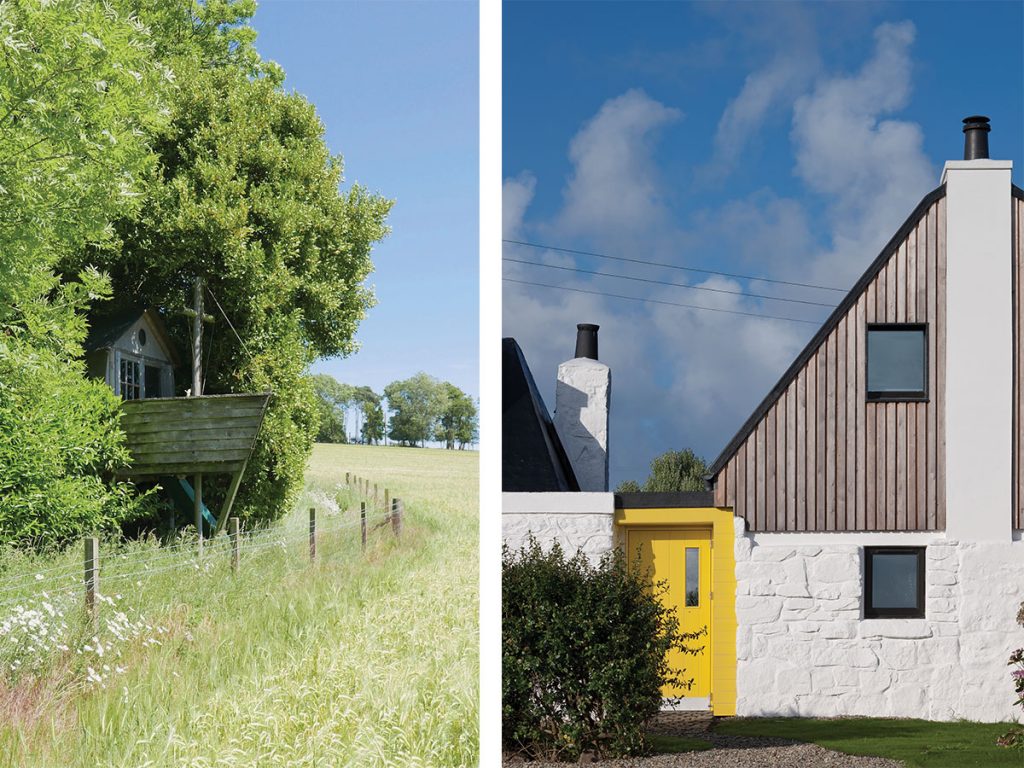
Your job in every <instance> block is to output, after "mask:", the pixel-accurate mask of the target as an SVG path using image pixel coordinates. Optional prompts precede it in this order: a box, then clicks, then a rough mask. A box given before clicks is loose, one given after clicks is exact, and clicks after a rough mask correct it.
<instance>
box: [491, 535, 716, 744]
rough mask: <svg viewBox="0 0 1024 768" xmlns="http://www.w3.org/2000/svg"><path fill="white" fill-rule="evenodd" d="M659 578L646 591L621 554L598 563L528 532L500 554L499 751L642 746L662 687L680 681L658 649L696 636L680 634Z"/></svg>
mask: <svg viewBox="0 0 1024 768" xmlns="http://www.w3.org/2000/svg"><path fill="white" fill-rule="evenodd" d="M664 589H665V585H664V584H658V585H656V586H655V588H654V590H653V591H652V590H651V589H650V587H649V585H648V584H647V583H646V582H645V580H644V579H643V575H642V574H641V573H640V572H639V571H638V570H637V569H635V568H633V569H631V568H628V567H627V565H626V562H625V558H624V556H623V554H622V553H621V552H620V551H618V550H614V551H613V552H611V553H609V554H608V555H606V556H604V557H603V558H602V559H601V561H600V562H599V563H598V564H597V565H593V564H591V563H590V562H589V561H588V560H587V558H586V556H585V555H584V554H583V553H582V552H577V553H576V555H575V556H573V557H571V558H569V559H566V557H565V555H564V553H563V551H562V549H561V547H559V546H558V545H557V544H555V545H554V546H553V547H552V548H551V550H550V551H549V552H544V551H543V550H542V549H541V547H540V545H539V544H538V543H537V541H536V540H534V539H532V538H531V539H530V541H529V542H528V543H527V545H526V546H525V547H523V548H522V549H521V550H519V551H517V552H513V551H510V550H509V549H508V548H507V547H506V548H505V549H504V550H503V551H502V727H503V740H504V745H505V748H506V749H510V750H514V751H517V752H521V753H524V754H526V755H527V756H530V757H559V758H575V757H577V756H578V755H579V754H580V753H581V752H583V751H590V750H593V751H596V752H599V753H602V754H608V755H615V756H620V755H630V754H637V753H640V752H643V751H645V749H646V743H645V740H644V726H645V724H646V722H647V721H648V720H649V719H650V718H651V717H652V716H654V715H655V714H656V713H657V712H658V711H659V709H660V708H661V701H662V697H661V690H660V689H661V687H662V686H663V685H666V684H674V685H684V686H687V687H688V686H689V685H691V684H692V680H689V681H684V680H683V679H681V677H680V676H678V675H676V674H674V673H673V672H672V670H671V669H670V668H669V665H668V663H667V660H666V653H667V652H668V651H669V649H671V648H679V649H681V650H683V651H684V652H685V653H690V654H696V653H700V652H701V651H702V648H699V647H694V646H691V645H685V643H690V642H693V641H696V640H698V639H699V638H700V637H701V636H702V635H704V634H705V632H706V630H703V631H701V632H699V633H696V634H685V633H682V632H680V631H679V624H678V620H677V618H676V616H675V613H674V611H672V610H670V609H668V608H665V607H664V606H663V605H662V603H661V602H660V600H659V599H658V598H659V596H660V595H661V594H662V592H663V591H664Z"/></svg>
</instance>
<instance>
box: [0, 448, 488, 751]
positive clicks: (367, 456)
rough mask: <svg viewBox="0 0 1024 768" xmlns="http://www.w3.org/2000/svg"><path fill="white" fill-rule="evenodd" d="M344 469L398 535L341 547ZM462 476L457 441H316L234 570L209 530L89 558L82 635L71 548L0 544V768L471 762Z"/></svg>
mask: <svg viewBox="0 0 1024 768" xmlns="http://www.w3.org/2000/svg"><path fill="white" fill-rule="evenodd" d="M346 471H350V472H354V473H355V474H358V475H360V476H362V477H365V478H368V479H370V480H371V481H372V482H377V483H378V484H380V486H381V487H382V488H383V487H384V486H387V487H388V488H389V489H391V490H392V491H393V493H394V495H396V496H399V497H400V498H402V499H403V500H404V501H405V510H406V518H405V524H404V530H403V535H402V539H401V540H400V541H396V540H395V537H394V535H393V534H392V533H391V530H390V528H389V527H384V528H381V529H378V530H376V531H372V532H371V535H370V541H369V547H368V549H367V552H366V553H365V554H364V553H362V552H361V551H360V543H359V527H358V514H357V513H356V512H355V511H354V510H355V508H356V506H357V504H355V501H356V499H355V496H354V495H352V494H350V493H349V492H348V491H347V490H346V489H344V488H343V487H341V485H340V484H341V483H343V480H344V474H345V472H346ZM477 477H478V469H477V454H476V453H475V452H468V451H467V452H458V451H441V450H430V449H407V448H393V447H387V448H384V447H362V446H326V445H320V446H316V448H315V450H314V452H313V456H312V459H311V461H310V465H309V468H308V471H307V477H306V490H305V493H304V494H303V498H302V499H301V500H300V502H299V503H298V505H297V508H296V510H295V512H294V513H293V514H291V515H289V516H288V517H287V518H286V519H285V520H283V521H282V523H281V524H280V525H279V526H277V527H275V529H274V530H273V532H272V533H270V534H260V535H258V536H256V537H254V538H253V539H252V540H251V541H245V542H244V544H243V556H242V567H241V569H240V572H239V573H238V574H237V575H233V574H232V573H231V571H230V567H229V558H228V555H227V549H226V541H225V540H223V539H221V543H219V544H218V543H214V544H213V545H212V546H211V547H210V548H209V551H208V552H207V553H206V554H205V555H204V557H203V559H202V561H201V562H197V561H196V558H195V556H194V554H193V551H192V548H191V547H189V546H188V542H183V546H182V548H181V549H180V550H179V551H175V550H168V549H166V548H159V547H157V546H156V545H155V543H153V542H148V543H136V544H133V545H131V546H129V547H127V548H124V549H123V550H122V551H120V552H119V553H118V554H117V555H116V556H114V557H109V556H107V557H106V559H105V560H104V564H103V566H102V569H101V577H100V592H101V594H103V595H105V598H104V601H103V602H102V603H101V605H100V614H99V617H100V619H99V629H98V631H96V632H95V634H94V633H93V629H92V628H91V627H90V626H89V625H88V624H87V622H86V621H85V620H84V617H83V614H84V611H83V610H82V608H81V602H82V597H81V589H80V587H79V586H78V583H80V581H81V578H82V577H81V562H80V561H81V552H80V551H79V548H77V547H76V548H74V550H73V551H71V552H69V553H67V554H66V555H64V556H62V557H60V558H52V559H49V560H46V561H35V560H31V559H29V558H25V557H22V556H18V555H14V554H11V553H8V554H7V555H5V556H3V560H2V561H0V564H2V565H3V566H4V567H3V569H2V571H0V663H2V664H3V665H4V667H3V673H4V674H3V676H0V680H3V682H0V766H29V767H35V766H69V767H70V766H82V767H83V768H84V767H85V766H89V768H93V767H94V766H111V768H113V767H114V766H117V767H118V768H121V767H123V766H140V767H141V766H196V767H198V766H311V767H312V766H335V765H337V766H342V765H358V766H398V765H410V766H419V765H422V766H460V765H471V764H475V763H476V761H477V740H478V727H477V691H478V683H477V670H478V638H477V603H478V600H477V573H478V556H477V527H478V514H477ZM310 506H316V507H317V508H318V510H319V512H318V516H319V525H320V527H321V528H322V529H323V533H322V534H321V537H320V543H319V549H318V561H317V563H316V564H315V565H310V564H309V561H308V551H307V542H306V538H305V530H306V525H307V519H308V517H307V512H306V510H307V509H308V507H310ZM377 518H378V516H377V515H374V517H373V519H371V522H375V521H376V520H377ZM105 549H106V550H108V551H109V549H110V547H109V546H107V547H105ZM147 564H148V567H147ZM37 574H38V576H37ZM12 585H13V586H12ZM4 589H6V592H4V591H2V590H4ZM108 601H109V602H108Z"/></svg>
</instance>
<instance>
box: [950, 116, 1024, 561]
mask: <svg viewBox="0 0 1024 768" xmlns="http://www.w3.org/2000/svg"><path fill="white" fill-rule="evenodd" d="M964 124H965V125H964V134H965V142H964V159H963V160H950V161H948V162H947V163H946V166H945V168H944V169H943V171H942V181H943V183H944V184H945V185H946V532H947V534H948V536H949V537H950V538H953V539H959V540H961V541H979V540H981V541H984V540H990V541H991V540H998V539H1003V540H1009V538H1010V535H1011V530H1010V521H1011V507H1012V499H1011V488H1010V478H1011V456H1012V449H1013V442H1012V441H1013V435H1012V428H1013V295H1012V290H1013V288H1012V286H1013V259H1012V250H1011V248H1012V244H1011V218H1010V212H1011V207H1010V206H1011V199H1012V198H1011V195H1010V172H1011V169H1012V167H1013V164H1012V163H1011V162H1010V161H1008V160H990V159H989V157H988V131H989V126H988V118H985V117H980V116H976V117H969V118H967V119H966V120H964Z"/></svg>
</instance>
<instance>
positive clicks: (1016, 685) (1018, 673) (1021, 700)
mask: <svg viewBox="0 0 1024 768" xmlns="http://www.w3.org/2000/svg"><path fill="white" fill-rule="evenodd" d="M1017 623H1018V624H1020V625H1021V626H1022V627H1024V603H1021V604H1020V607H1019V608H1018V609H1017ZM1007 664H1009V665H1010V666H1011V667H1013V671H1011V672H1010V679H1011V680H1013V690H1014V693H1015V694H1016V695H1017V700H1016V701H1015V702H1013V705H1014V706H1015V707H1021V708H1022V709H1024V648H1018V649H1017V650H1015V651H1014V652H1013V653H1011V654H1010V660H1009V661H1008V662H1007ZM996 743H997V744H999V745H1000V746H1003V747H1014V748H1016V749H1019V750H1024V728H1021V727H1019V726H1018V727H1016V728H1011V729H1010V730H1009V731H1008V732H1007V733H1004V734H1003V735H1002V736H1000V737H999V739H998V741H997V742H996Z"/></svg>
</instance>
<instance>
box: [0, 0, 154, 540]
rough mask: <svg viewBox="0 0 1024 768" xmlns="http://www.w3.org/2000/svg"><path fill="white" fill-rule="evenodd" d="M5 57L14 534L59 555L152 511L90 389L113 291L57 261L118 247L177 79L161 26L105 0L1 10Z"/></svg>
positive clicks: (0, 174)
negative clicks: (97, 305) (86, 349)
mask: <svg viewBox="0 0 1024 768" xmlns="http://www.w3.org/2000/svg"><path fill="white" fill-rule="evenodd" d="M0 53H2V57H3V66H0V193H2V196H3V200H4V204H3V205H2V206H0V540H2V541H5V542H15V543H23V544H27V543H31V544H33V545H36V546H42V547H49V546H53V545H57V544H60V543H62V542H64V541H67V540H68V539H70V538H72V537H75V536H77V535H80V534H81V533H83V532H86V531H93V530H99V529H109V528H112V527H114V526H115V525H116V524H117V523H120V522H125V521H127V520H129V519H131V518H132V517H134V516H136V515H137V514H138V513H139V510H140V508H141V507H140V505H141V504H143V503H144V500H142V499H138V498H136V497H133V495H132V491H131V488H130V487H129V486H126V485H123V484H119V483H117V482H115V481H114V480H113V476H112V471H113V469H114V468H115V467H117V466H120V465H121V464H123V463H124V462H125V460H126V458H127V457H126V454H125V451H124V447H123V445H122V438H121V437H120V433H119V429H118V424H117V402H116V400H115V399H114V397H113V395H112V394H111V393H110V392H109V391H108V390H106V389H105V388H103V387H101V386H98V385H95V384H91V383H87V382H85V381H84V380H83V379H84V369H83V366H82V364H81V362H80V356H81V353H82V347H81V345H82V341H83V339H84V338H85V331H86V326H85V321H84V312H85V310H86V309H87V307H88V306H89V304H90V302H93V301H97V300H100V299H103V298H105V297H106V296H108V295H109V290H108V285H107V282H106V280H105V279H104V278H103V277H102V276H101V275H99V274H98V273H97V272H96V271H95V270H92V269H89V268H87V267H86V265H84V264H82V265H79V266H78V268H76V269H74V270H70V272H69V273H68V274H67V275H66V276H65V281H64V282H63V283H62V282H60V280H59V279H58V277H57V276H56V274H55V267H56V265H57V264H58V262H59V261H60V260H61V259H62V258H64V257H66V256H67V255H68V254H70V253H74V252H77V251H80V250H81V249H83V248H84V247H86V245H87V244H89V243H105V244H107V245H108V246H109V247H115V246H116V241H115V239H114V238H113V237H112V235H113V231H112V229H111V228H110V219H111V217H114V216H126V217H128V216H132V215H134V214H135V212H137V210H138V208H139V199H138V196H139V190H140V187H141V184H142V179H143V178H144V177H145V176H146V175H147V174H150V173H151V172H152V169H153V156H152V152H151V149H150V146H149V143H148V140H147V137H148V136H149V135H151V134H152V132H154V131H158V130H160V129H161V128H162V126H163V125H164V124H165V123H166V107H165V105H166V99H167V98H168V94H169V91H170V89H171V80H172V79H173V78H172V76H171V73H170V71H169V70H168V69H167V67H166V66H165V65H164V64H163V63H162V62H161V61H160V60H159V59H158V58H156V57H154V42H153V38H152V36H151V35H150V33H149V31H148V30H147V29H146V28H145V27H144V26H143V25H142V24H140V23H139V21H138V20H137V19H136V18H134V17H133V16H131V15H130V14H129V13H128V12H126V11H125V9H124V8H123V7H121V6H118V5H117V4H108V3H104V2H98V1H97V0H78V1H74V2H73V1H72V0H53V2H42V0H23V1H22V2H0Z"/></svg>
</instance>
